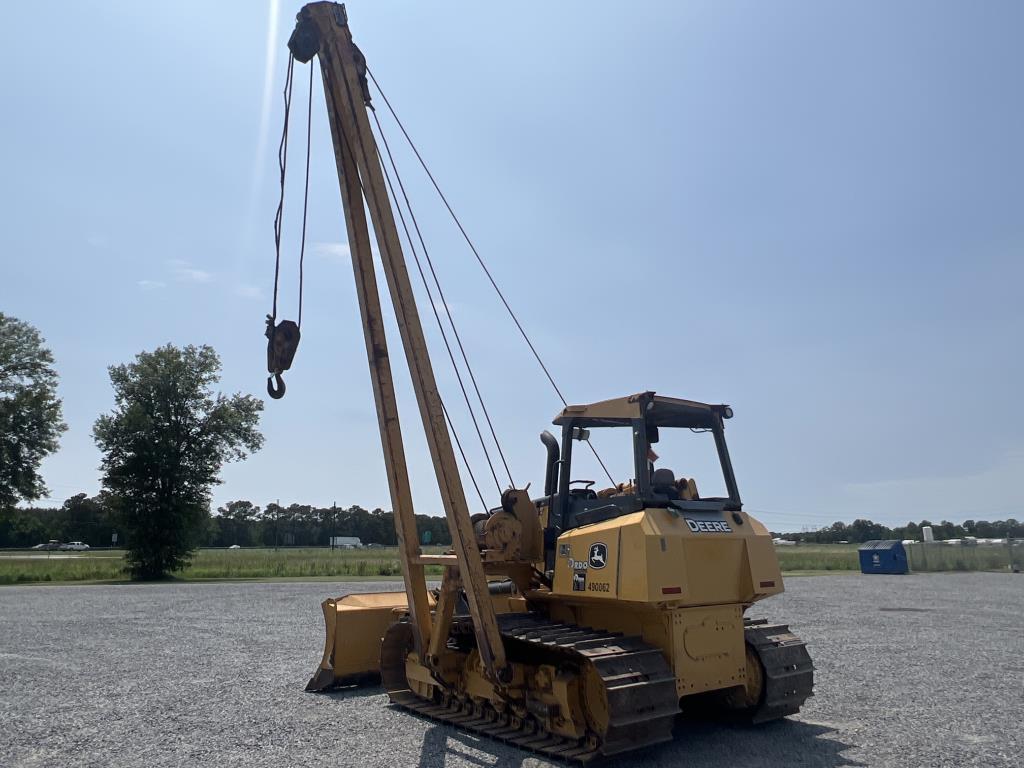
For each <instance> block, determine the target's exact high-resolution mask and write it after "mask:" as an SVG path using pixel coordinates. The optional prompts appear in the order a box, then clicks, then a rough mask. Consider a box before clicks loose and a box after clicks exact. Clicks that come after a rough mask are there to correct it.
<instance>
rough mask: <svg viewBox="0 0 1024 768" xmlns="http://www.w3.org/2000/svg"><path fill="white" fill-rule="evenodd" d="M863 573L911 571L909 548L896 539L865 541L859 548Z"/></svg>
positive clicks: (858, 552)
mask: <svg viewBox="0 0 1024 768" xmlns="http://www.w3.org/2000/svg"><path fill="white" fill-rule="evenodd" d="M857 554H859V555H860V572H861V573H909V572H910V566H909V565H908V563H907V550H905V549H904V548H903V542H901V541H897V540H896V539H891V540H878V541H865V542H864V543H863V544H861V545H860V547H858V548H857Z"/></svg>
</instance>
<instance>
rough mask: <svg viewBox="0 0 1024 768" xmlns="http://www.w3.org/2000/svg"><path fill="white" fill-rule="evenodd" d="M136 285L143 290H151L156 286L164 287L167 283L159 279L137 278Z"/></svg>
mask: <svg viewBox="0 0 1024 768" xmlns="http://www.w3.org/2000/svg"><path fill="white" fill-rule="evenodd" d="M138 286H139V288H141V289H142V290H144V291H152V290H155V289H157V288H166V287H167V283H165V282H163V281H161V280H139V281H138Z"/></svg>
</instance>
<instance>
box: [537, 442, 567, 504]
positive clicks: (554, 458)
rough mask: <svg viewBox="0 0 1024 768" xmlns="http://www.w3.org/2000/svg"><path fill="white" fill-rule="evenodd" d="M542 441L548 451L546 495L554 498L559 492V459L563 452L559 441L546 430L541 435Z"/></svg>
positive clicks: (545, 476) (545, 478) (545, 480)
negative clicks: (556, 492) (559, 446)
mask: <svg viewBox="0 0 1024 768" xmlns="http://www.w3.org/2000/svg"><path fill="white" fill-rule="evenodd" d="M540 441H541V442H542V443H544V447H545V448H547V449H548V463H547V469H546V470H545V472H544V495H545V496H554V494H555V491H557V490H558V459H559V457H560V456H561V453H562V452H561V451H560V450H559V448H558V441H557V440H556V439H555V436H554V435H552V434H551V433H550V432H548V431H547V430H546V429H545V430H544V431H543V432H541V433H540Z"/></svg>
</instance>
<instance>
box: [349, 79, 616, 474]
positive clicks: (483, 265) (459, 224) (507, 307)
mask: <svg viewBox="0 0 1024 768" xmlns="http://www.w3.org/2000/svg"><path fill="white" fill-rule="evenodd" d="M366 74H368V75H369V76H370V80H371V81H372V82H373V85H374V87H375V88H376V89H377V92H378V93H379V94H380V96H381V98H382V99H383V100H384V104H385V105H386V106H387V108H388V111H389V112H390V113H391V116H392V117H393V118H394V120H395V123H396V124H397V125H398V127H399V129H400V130H401V132H402V135H403V136H405V140H406V141H407V142H408V144H409V147H410V148H411V149H412V151H413V153H414V154H415V155H416V159H417V160H419V163H420V165H421V166H422V167H423V170H424V171H425V172H426V174H427V177H428V178H429V179H430V183H431V184H432V185H433V187H434V189H435V190H436V191H437V194H438V196H439V197H440V198H441V201H442V202H443V203H444V205H445V208H447V209H448V213H449V214H450V215H451V217H452V220H453V221H454V222H455V225H456V226H457V227H458V228H459V232H461V233H462V237H463V239H464V240H465V241H466V244H467V245H468V246H469V249H470V250H471V251H472V252H473V256H474V257H475V258H476V260H477V263H478V264H479V265H480V268H481V269H483V271H484V274H485V275H486V276H487V279H488V281H489V282H490V284H491V287H492V288H494V291H495V293H497V294H498V298H499V299H501V303H502V304H503V305H504V306H505V310H506V311H507V312H508V315H509V317H511V318H512V322H513V323H515V326H516V328H518V329H519V333H520V335H521V336H522V337H523V341H525V342H526V345H527V346H528V347H529V349H530V352H531V353H532V354H533V357H534V359H535V360H536V361H537V364H538V365H539V366H540V368H541V370H542V371H543V372H544V375H545V376H546V377H547V380H548V381H549V382H550V383H551V386H552V388H553V389H554V390H555V394H557V395H558V399H559V400H561V401H562V405H563V406H568V405H569V403H568V401H567V400H566V399H565V396H564V395H563V394H562V390H561V389H559V387H558V384H556V383H555V379H554V377H553V376H552V375H551V371H550V370H548V367H547V365H546V364H545V363H544V360H543V359H542V358H541V356H540V353H539V352H537V348H536V347H535V346H534V344H533V341H531V340H530V337H529V335H528V334H527V333H526V329H525V328H523V324H522V323H521V322H520V321H519V318H518V317H517V316H516V313H515V312H514V311H513V310H512V307H511V305H509V303H508V300H507V299H506V298H505V294H504V293H503V292H502V290H501V288H499V287H498V283H497V281H496V280H495V279H494V276H493V275H492V274H491V271H490V269H488V267H487V264H486V263H485V262H484V260H483V257H482V256H481V255H480V252H479V251H478V250H477V248H476V246H475V245H474V244H473V240H472V239H471V238H470V236H469V233H468V232H466V229H465V227H463V226H462V222H461V221H460V220H459V217H458V216H457V215H456V213H455V211H454V210H453V209H452V206H451V204H450V203H449V202H448V198H447V197H445V194H444V192H442V191H441V187H440V185H438V183H437V180H436V179H435V178H434V174H433V173H431V171H430V168H429V167H428V166H427V163H426V161H425V160H424V159H423V155H421V154H420V151H419V149H418V148H417V147H416V144H415V142H413V140H412V137H411V136H410V135H409V132H408V131H407V130H406V129H405V125H403V123H402V121H401V119H399V117H398V113H397V112H395V108H394V107H393V106H391V102H390V101H389V100H388V97H387V95H386V94H385V93H384V91H383V90H382V89H381V87H380V83H378V82H377V78H376V77H374V74H373V72H372V71H371V70H370V68H369V67H367V68H366ZM375 116H376V113H375ZM586 443H587V445H588V446H589V447H590V450H591V452H592V453H593V454H594V458H595V459H597V462H598V464H600V465H601V469H602V470H604V473H605V475H606V476H607V477H608V481H609V482H611V483H612V485H615V479H614V478H613V477H612V474H611V472H609V471H608V467H607V466H605V463H604V461H603V460H602V459H601V456H600V455H599V454H598V452H597V449H596V448H595V447H594V445H593V443H591V442H590V439H589V438H587V440H586Z"/></svg>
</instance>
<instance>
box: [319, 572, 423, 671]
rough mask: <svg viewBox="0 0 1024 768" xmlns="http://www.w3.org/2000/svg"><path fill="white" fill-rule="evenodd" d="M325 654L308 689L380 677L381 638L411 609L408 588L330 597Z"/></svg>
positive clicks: (325, 605) (326, 609) (325, 607)
mask: <svg viewBox="0 0 1024 768" xmlns="http://www.w3.org/2000/svg"><path fill="white" fill-rule="evenodd" d="M321 607H322V608H323V611H324V627H325V629H326V631H327V638H326V640H325V642H324V657H323V660H322V661H321V662H320V666H319V667H318V668H317V670H316V672H314V673H313V677H312V678H310V681H309V682H308V683H307V684H306V690H307V691H324V690H327V689H328V688H333V687H335V686H338V685H354V684H358V683H363V682H370V681H376V680H379V679H380V641H381V638H382V637H384V633H385V632H386V631H387V628H388V627H389V626H391V625H392V624H393V623H394V622H395V621H397V620H398V619H399V618H400V617H401V616H402V615H403V614H405V613H406V612H407V611H408V601H407V600H406V597H405V592H361V593H357V594H348V595H343V596H341V597H339V598H337V599H333V598H332V599H327V600H324V601H323V603H322V604H321Z"/></svg>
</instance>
